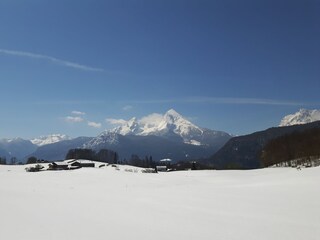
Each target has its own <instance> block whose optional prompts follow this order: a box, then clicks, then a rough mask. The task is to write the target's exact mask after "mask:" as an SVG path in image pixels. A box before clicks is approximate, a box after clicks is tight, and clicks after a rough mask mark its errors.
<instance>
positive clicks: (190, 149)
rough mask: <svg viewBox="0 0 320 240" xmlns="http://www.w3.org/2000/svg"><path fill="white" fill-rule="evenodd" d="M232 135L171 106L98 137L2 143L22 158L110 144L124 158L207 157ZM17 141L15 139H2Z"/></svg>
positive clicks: (57, 155) (6, 153) (60, 155)
mask: <svg viewBox="0 0 320 240" xmlns="http://www.w3.org/2000/svg"><path fill="white" fill-rule="evenodd" d="M231 137H232V136H231V135H229V134H228V133H225V132H222V131H215V130H210V129H206V128H200V127H198V126H196V125H195V124H193V123H191V122H190V121H189V120H187V119H186V118H184V117H183V116H182V115H180V114H179V113H177V112H176V111H175V110H173V109H171V110H169V111H167V112H166V113H165V114H164V115H160V114H157V115H154V116H153V117H151V118H142V119H137V118H132V119H130V120H129V121H124V122H123V123H122V124H121V125H120V126H118V127H116V128H114V129H110V130H106V131H104V132H102V133H101V134H99V135H98V136H97V137H94V138H91V137H79V138H75V139H71V138H70V137H68V136H66V135H60V134H53V135H49V136H43V137H40V138H37V139H32V140H23V139H20V140H19V141H21V142H23V144H24V147H23V148H20V149H21V151H19V152H18V151H8V150H10V148H8V144H7V145H6V144H1V143H0V154H1V155H2V156H6V157H12V156H17V155H19V159H21V158H23V157H24V161H25V160H26V157H29V156H35V157H37V158H40V159H46V160H58V159H63V158H64V157H65V155H66V153H67V152H68V150H69V149H71V148H90V149H93V150H100V149H102V148H107V149H110V150H113V151H117V152H118V154H119V157H120V158H121V159H129V158H130V157H131V155H132V154H135V155H138V156H140V157H145V156H152V157H153V159H158V160H160V159H162V158H172V159H174V160H186V159H196V158H205V157H209V156H210V155H212V154H213V153H214V152H216V151H217V150H218V149H219V148H221V147H222V146H223V145H224V144H225V143H226V142H227V141H228V140H229V139H230V138H231ZM3 142H4V143H5V142H6V143H11V145H14V143H16V142H17V141H16V140H3ZM22 149H23V151H22Z"/></svg>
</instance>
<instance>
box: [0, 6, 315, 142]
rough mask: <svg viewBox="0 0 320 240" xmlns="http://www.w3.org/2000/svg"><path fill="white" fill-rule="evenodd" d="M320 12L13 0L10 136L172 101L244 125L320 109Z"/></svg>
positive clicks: (4, 130)
mask: <svg viewBox="0 0 320 240" xmlns="http://www.w3.org/2000/svg"><path fill="white" fill-rule="evenodd" d="M319 12H320V2H319V1H318V0H303V1H302V0H300V1H296V0H277V1H273V0H268V1H266V0H261V1H256V0H241V1H239V0H210V1H206V0H193V1H189V0H170V1H169V0H161V1H160V0H159V1H156V0H155V1H150V0H148V1H147V0H122V1H119V0H114V1H107V0H104V1H102V0H90V1H89V0H86V1H85V0H78V1H71V0H63V1H62V0H55V1H46V0H29V1H22V0H3V1H1V2H0V31H1V37H0V79H1V94H0V107H1V110H2V111H1V112H2V115H1V118H0V138H11V137H18V136H19V137H24V138H32V137H36V136H39V135H46V134H51V133H64V134H68V135H70V136H72V137H76V136H82V135H87V136H95V135H97V134H98V133H99V132H101V131H103V130H104V129H108V128H111V127H113V126H112V125H110V124H109V123H108V122H106V119H107V118H113V119H129V118H131V117H133V116H137V117H143V116H146V115H149V114H151V113H164V112H166V111H167V110H168V109H170V108H174V109H175V110H176V111H178V112H179V113H181V114H182V115H184V116H186V117H188V118H190V119H192V121H193V122H194V123H195V124H197V125H199V126H202V127H207V128H211V129H216V130H224V131H227V132H229V133H232V134H246V133H251V132H253V131H257V130H262V129H265V128H268V127H272V126H276V125H278V124H279V122H280V120H281V118H282V117H283V116H284V115H287V114H289V113H293V112H296V111H297V110H299V109H300V108H308V109H315V108H320V99H319V89H320V81H319V76H320V67H319V59H320V46H319V42H320V14H319ZM75 111H76V112H75ZM80 112H81V113H85V114H81V113H80ZM89 122H90V124H89Z"/></svg>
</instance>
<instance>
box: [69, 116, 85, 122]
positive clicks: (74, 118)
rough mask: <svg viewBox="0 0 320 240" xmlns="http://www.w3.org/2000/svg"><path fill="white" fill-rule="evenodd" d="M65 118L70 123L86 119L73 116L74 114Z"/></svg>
mask: <svg viewBox="0 0 320 240" xmlns="http://www.w3.org/2000/svg"><path fill="white" fill-rule="evenodd" d="M64 120H65V121H66V122H70V123H79V122H83V121H84V119H83V118H82V117H72V116H68V117H65V118H64Z"/></svg>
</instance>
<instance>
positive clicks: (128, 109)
mask: <svg viewBox="0 0 320 240" xmlns="http://www.w3.org/2000/svg"><path fill="white" fill-rule="evenodd" d="M132 108H133V107H132V106H131V105H126V106H124V107H123V108H122V110H123V111H130V110H132Z"/></svg>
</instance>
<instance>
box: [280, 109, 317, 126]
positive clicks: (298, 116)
mask: <svg viewBox="0 0 320 240" xmlns="http://www.w3.org/2000/svg"><path fill="white" fill-rule="evenodd" d="M319 120H320V110H316V109H315V110H307V109H300V110H299V111H298V112H296V113H294V114H290V115H287V116H285V117H284V118H283V119H282V120H281V122H280V125H279V126H280V127H283V126H292V125H298V124H306V123H311V122H315V121H319Z"/></svg>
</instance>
